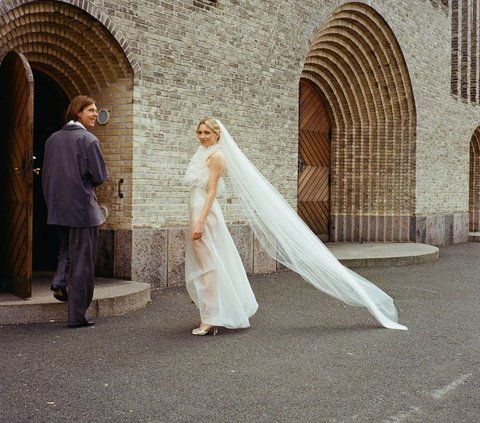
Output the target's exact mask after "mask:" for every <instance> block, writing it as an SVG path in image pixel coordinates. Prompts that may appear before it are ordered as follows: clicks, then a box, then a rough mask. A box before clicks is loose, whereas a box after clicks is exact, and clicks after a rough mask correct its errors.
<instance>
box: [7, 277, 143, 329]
mask: <svg viewBox="0 0 480 423" xmlns="http://www.w3.org/2000/svg"><path fill="white" fill-rule="evenodd" d="M51 278H52V275H51V274H43V275H41V274H40V275H35V276H34V278H33V282H32V296H31V297H30V298H28V299H26V300H24V299H21V298H19V297H16V296H14V295H11V294H7V293H0V325H1V324H15V323H40V322H52V321H54V322H66V319H67V304H66V303H62V302H60V301H57V300H56V299H55V298H53V296H52V291H50V281H51ZM150 291H151V287H150V284H147V283H141V282H134V281H123V280H116V279H105V278H97V279H96V280H95V292H94V297H93V300H92V303H91V305H90V307H89V309H88V316H89V318H90V319H93V320H95V319H96V318H98V317H110V316H119V315H122V314H125V313H128V312H131V311H135V310H138V309H140V308H142V307H145V306H146V305H147V304H148V303H150V302H151V296H150Z"/></svg>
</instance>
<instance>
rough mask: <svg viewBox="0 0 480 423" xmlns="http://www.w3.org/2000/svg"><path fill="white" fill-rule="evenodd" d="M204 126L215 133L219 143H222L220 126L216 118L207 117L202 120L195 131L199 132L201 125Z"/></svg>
mask: <svg viewBox="0 0 480 423" xmlns="http://www.w3.org/2000/svg"><path fill="white" fill-rule="evenodd" d="M202 124H203V125H205V126H207V127H208V128H209V129H211V130H212V131H213V132H215V133H216V134H217V135H218V138H217V141H220V126H219V125H218V123H217V121H216V120H215V118H213V117H206V118H203V119H200V122H198V125H197V128H196V129H195V132H197V131H198V128H200V125H202Z"/></svg>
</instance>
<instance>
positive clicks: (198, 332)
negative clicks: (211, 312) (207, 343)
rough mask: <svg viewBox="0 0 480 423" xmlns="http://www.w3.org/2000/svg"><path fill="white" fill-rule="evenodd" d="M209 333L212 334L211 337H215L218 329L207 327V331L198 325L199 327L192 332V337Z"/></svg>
mask: <svg viewBox="0 0 480 423" xmlns="http://www.w3.org/2000/svg"><path fill="white" fill-rule="evenodd" d="M210 332H212V333H213V335H214V336H215V335H216V334H217V332H218V328H217V327H216V326H209V327H208V328H207V329H202V327H201V325H200V327H198V328H195V329H193V330H192V335H197V336H204V335H207V334H208V333H210Z"/></svg>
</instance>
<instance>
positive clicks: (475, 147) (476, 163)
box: [468, 127, 480, 232]
mask: <svg viewBox="0 0 480 423" xmlns="http://www.w3.org/2000/svg"><path fill="white" fill-rule="evenodd" d="M468 212H469V231H470V232H480V127H479V128H477V129H476V130H475V132H474V133H473V135H472V139H471V140H470V178H469V199H468Z"/></svg>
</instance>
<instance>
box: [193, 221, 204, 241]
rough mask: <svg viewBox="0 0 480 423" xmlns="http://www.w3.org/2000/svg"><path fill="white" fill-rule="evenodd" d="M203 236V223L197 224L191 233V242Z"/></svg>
mask: <svg viewBox="0 0 480 423" xmlns="http://www.w3.org/2000/svg"><path fill="white" fill-rule="evenodd" d="M202 235H203V223H197V224H196V225H195V226H194V228H193V232H192V240H193V241H197V240H198V239H200V238H201V237H202Z"/></svg>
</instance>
